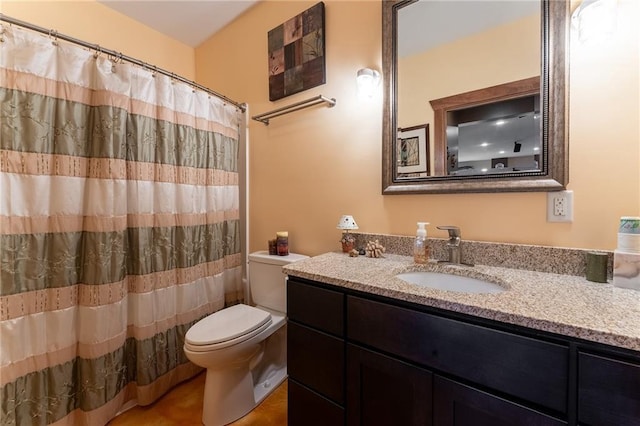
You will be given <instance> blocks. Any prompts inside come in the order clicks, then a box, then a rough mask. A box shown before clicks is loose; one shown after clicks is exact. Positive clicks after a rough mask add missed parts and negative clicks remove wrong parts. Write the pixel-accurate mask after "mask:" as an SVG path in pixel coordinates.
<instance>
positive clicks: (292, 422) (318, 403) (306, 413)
mask: <svg viewBox="0 0 640 426" xmlns="http://www.w3.org/2000/svg"><path fill="white" fill-rule="evenodd" d="M287 396H288V404H287V406H288V412H287V424H288V425H289V426H327V425H331V426H341V425H344V408H343V407H341V406H340V405H338V404H336V403H334V402H332V401H330V400H328V399H326V398H324V397H322V396H321V395H318V394H317V393H315V392H313V391H312V390H310V389H307V388H306V387H304V386H303V385H301V384H299V383H298V382H296V381H295V380H293V379H291V378H290V379H289V383H288V387H287Z"/></svg>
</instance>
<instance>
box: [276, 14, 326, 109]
mask: <svg viewBox="0 0 640 426" xmlns="http://www.w3.org/2000/svg"><path fill="white" fill-rule="evenodd" d="M268 40H269V100H270V101H275V100H278V99H282V98H284V97H285V96H289V95H292V94H294V93H298V92H301V91H303V90H307V89H310V88H312V87H315V86H319V85H321V84H324V83H325V62H324V3H322V2H320V3H318V4H316V5H314V6H312V7H311V8H309V9H307V10H305V11H304V12H302V13H301V14H299V15H297V16H295V17H293V18H291V19H289V20H288V21H287V22H285V23H284V24H281V25H279V26H277V27H276V28H274V29H272V30H271V31H269V34H268Z"/></svg>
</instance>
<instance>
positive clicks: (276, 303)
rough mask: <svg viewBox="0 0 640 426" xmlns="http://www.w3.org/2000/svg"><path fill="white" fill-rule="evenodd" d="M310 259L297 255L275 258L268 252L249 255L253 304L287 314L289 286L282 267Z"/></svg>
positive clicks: (290, 254)
mask: <svg viewBox="0 0 640 426" xmlns="http://www.w3.org/2000/svg"><path fill="white" fill-rule="evenodd" d="M308 258H309V256H305V255H303V254H296V253H289V255H288V256H274V255H270V254H269V252H267V251H258V252H255V253H251V254H249V287H250V288H251V298H252V299H253V303H254V304H256V305H259V306H264V307H265V308H269V309H273V310H275V311H278V312H286V310H287V296H286V294H287V287H286V285H287V284H286V275H285V274H283V273H282V267H283V266H284V265H288V264H290V263H293V262H297V261H298V260H302V259H308Z"/></svg>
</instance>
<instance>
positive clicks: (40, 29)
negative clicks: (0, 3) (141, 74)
mask: <svg viewBox="0 0 640 426" xmlns="http://www.w3.org/2000/svg"><path fill="white" fill-rule="evenodd" d="M0 21H4V22H7V23H9V24H13V25H18V26H20V27H24V28H27V29H30V30H33V31H37V32H39V33H42V34H46V35H49V36H51V37H53V38H54V39H60V40H64V41H68V42H70V43H74V44H77V45H80V46H82V47H86V48H87V49H91V50H94V51H96V52H100V53H104V54H106V55H109V56H113V57H114V58H117V59H121V60H124V61H127V62H130V63H132V64H135V65H138V66H141V67H143V68H145V69H148V70H150V71H154V72H159V73H160V74H163V75H166V76H167V77H170V78H173V79H175V80H178V81H180V82H182V83H186V84H188V85H190V86H192V87H194V88H197V89H200V90H202V91H203V92H206V93H208V94H210V95H213V96H215V97H217V98H220V99H222V100H223V101H225V102H228V103H230V104H231V105H234V106H235V107H236V108H238V109H240V111H242V112H245V111H246V110H247V107H246V105H245V104H241V103H238V102H236V101H234V100H232V99H229V98H228V97H226V96H224V95H222V94H220V93H217V92H215V91H213V90H211V89H209V88H207V87H205V86H202V85H200V84H198V83H196V82H195V81H191V80H187V79H186V78H184V77H180V76H179V75H177V74H175V73H172V72H169V71H167V70H164V69H162V68H158V67H156V66H153V65H151V64H147V63H146V62H143V61H141V60H139V59H136V58H132V57H130V56H127V55H123V54H122V53H120V52H116V51H115V50H109V49H105V48H103V47H101V46H100V45H99V44H91V43H87V42H86V41H83V40H79V39H77V38H74V37H71V36H68V35H64V34H60V33H59V32H57V31H55V30H48V29H46V28H44V27H39V26H37V25H34V24H30V23H28V22H25V21H21V20H19V19H15V18H11V17H9V16H7V15H5V14H3V13H0Z"/></svg>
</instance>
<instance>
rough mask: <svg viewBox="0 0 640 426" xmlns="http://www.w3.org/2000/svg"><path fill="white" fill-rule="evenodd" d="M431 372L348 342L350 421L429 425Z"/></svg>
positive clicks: (378, 425) (394, 425)
mask: <svg viewBox="0 0 640 426" xmlns="http://www.w3.org/2000/svg"><path fill="white" fill-rule="evenodd" d="M431 376H432V374H431V372H429V371H427V370H425V369H423V368H419V367H416V366H413V365H410V364H407V363H405V362H402V361H399V360H397V359H394V358H390V357H388V356H384V355H381V354H377V353H375V352H371V351H368V350H366V349H363V348H360V347H358V346H355V345H351V344H348V345H347V383H346V384H347V407H349V409H348V411H347V424H349V425H375V426H397V425H425V426H427V425H430V424H431V418H432V410H431Z"/></svg>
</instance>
